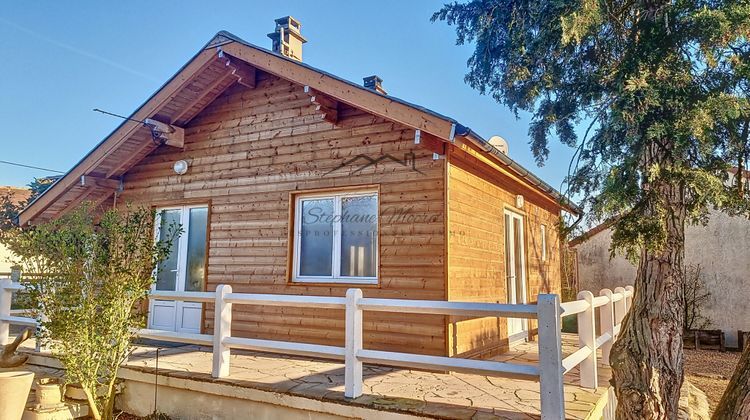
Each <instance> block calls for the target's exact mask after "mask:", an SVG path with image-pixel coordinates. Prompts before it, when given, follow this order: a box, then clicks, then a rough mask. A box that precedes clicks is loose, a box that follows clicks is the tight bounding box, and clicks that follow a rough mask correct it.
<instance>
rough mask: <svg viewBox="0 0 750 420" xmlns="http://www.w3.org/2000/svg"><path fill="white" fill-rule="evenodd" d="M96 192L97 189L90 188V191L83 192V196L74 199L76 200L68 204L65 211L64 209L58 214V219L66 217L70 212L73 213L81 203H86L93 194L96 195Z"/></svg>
mask: <svg viewBox="0 0 750 420" xmlns="http://www.w3.org/2000/svg"><path fill="white" fill-rule="evenodd" d="M94 191H96V189H95V188H89V189H87V190H86V191H85V192H83V193H82V194H81V195H79V196H78V197H76V198H74V199H73V200H72V201H71V202H70V203H68V204H67V205H66V206H65V208H64V209H62V211H60V212H59V213H58V214H57V215H56V217H62V216H65V215H66V214H68V213H70V211H72V210H73V209H75V208H76V207H78V206H79V205H80V204H81V203H83V202H84V201H85V200H86V199H87V198H89V196H91V194H93V193H94Z"/></svg>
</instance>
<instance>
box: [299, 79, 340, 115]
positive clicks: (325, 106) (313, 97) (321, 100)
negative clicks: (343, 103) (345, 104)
mask: <svg viewBox="0 0 750 420" xmlns="http://www.w3.org/2000/svg"><path fill="white" fill-rule="evenodd" d="M305 93H306V94H308V95H309V96H310V102H311V103H312V104H313V105H315V110H316V111H318V112H319V113H320V116H321V118H322V119H323V120H325V121H328V122H329V123H331V124H336V123H337V122H338V119H339V111H338V109H339V104H338V102H336V100H334V99H331V98H330V97H328V96H326V95H325V94H323V93H322V92H319V91H317V90H315V89H313V88H311V87H310V86H305Z"/></svg>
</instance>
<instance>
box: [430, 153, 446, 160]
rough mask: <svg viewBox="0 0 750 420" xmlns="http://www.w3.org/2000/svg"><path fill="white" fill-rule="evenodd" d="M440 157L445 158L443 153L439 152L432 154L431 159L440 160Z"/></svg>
mask: <svg viewBox="0 0 750 420" xmlns="http://www.w3.org/2000/svg"><path fill="white" fill-rule="evenodd" d="M440 159H445V155H441V154H439V153H433V154H432V160H440Z"/></svg>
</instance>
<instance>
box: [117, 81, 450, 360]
mask: <svg viewBox="0 0 750 420" xmlns="http://www.w3.org/2000/svg"><path fill="white" fill-rule="evenodd" d="M406 153H414V154H415V166H416V168H417V169H418V170H419V171H421V173H418V172H415V171H413V170H412V169H411V167H410V166H408V165H407V166H403V165H400V164H399V163H397V162H387V161H386V162H384V163H379V164H378V165H376V166H373V167H370V168H367V169H364V170H362V171H360V172H358V173H354V171H355V170H356V169H358V167H357V166H353V167H345V168H342V169H339V170H336V171H334V172H333V173H330V174H328V175H325V174H326V172H328V171H331V170H333V169H335V168H337V167H338V166H339V165H341V164H342V163H343V162H344V161H346V160H348V159H350V158H353V157H355V156H357V155H359V154H367V155H368V156H371V157H373V158H377V157H379V156H381V155H384V154H390V155H392V156H394V157H395V158H397V159H402V158H404V156H405V154H406ZM179 159H185V160H187V161H188V162H190V169H189V171H188V172H187V173H186V174H185V175H182V176H178V175H176V174H174V172H173V171H172V165H173V163H174V162H175V161H177V160H179ZM355 165H356V164H355ZM444 165H445V161H444V160H435V161H434V160H433V159H432V152H431V151H430V150H427V149H425V148H421V147H420V146H417V145H415V144H414V130H411V129H408V128H407V127H404V126H401V125H399V124H396V123H392V122H388V121H386V120H384V119H382V118H379V117H375V116H372V115H370V114H367V113H365V112H362V111H359V110H356V109H354V108H351V107H347V106H344V105H340V109H339V120H338V123H337V125H336V126H333V125H332V124H330V123H328V122H325V121H322V120H321V119H320V115H318V114H316V111H315V108H314V106H313V105H311V104H310V97H309V96H308V95H306V94H305V93H304V91H303V86H300V85H296V84H293V83H291V82H289V81H286V80H283V79H280V78H277V77H275V76H271V75H268V74H265V73H260V72H259V73H258V81H257V86H256V88H254V89H249V88H246V87H243V86H240V85H236V84H235V85H234V86H232V87H230V88H229V89H228V90H227V91H226V92H225V93H224V94H222V95H221V96H219V97H218V98H217V99H216V100H215V101H213V102H212V103H211V104H210V105H208V106H207V107H206V108H205V109H204V110H203V111H202V112H201V113H200V114H198V116H197V117H196V118H194V119H193V120H192V121H190V123H189V124H187V126H186V127H185V148H184V150H178V149H174V148H170V147H165V146H163V147H160V148H159V149H157V150H156V151H154V152H153V153H151V154H150V155H149V156H147V157H146V158H145V159H143V160H142V161H141V162H140V163H138V164H137V165H136V166H135V167H133V168H132V169H130V170H129V171H128V172H127V173H126V175H125V180H124V186H125V190H124V192H123V194H122V196H121V198H120V199H118V200H119V202H120V203H126V202H131V203H135V204H143V205H151V206H155V205H160V204H167V203H170V204H176V203H198V202H205V203H210V207H211V213H210V221H209V223H210V225H209V226H210V240H209V248H208V253H209V256H208V269H207V279H206V290H214V289H215V288H216V286H217V285H218V284H222V283H223V284H231V285H232V287H233V289H234V291H236V292H246V293H279V294H309V295H331V296H343V295H344V294H345V292H346V289H347V288H348V287H349V286H346V285H338V284H325V285H320V284H316V285H312V284H291V283H289V281H288V273H287V270H288V268H287V267H288V259H289V258H290V254H289V243H288V238H289V229H290V227H289V220H290V197H291V194H292V193H294V192H295V191H300V190H311V189H325V188H339V187H346V186H356V185H378V186H379V188H380V196H379V200H380V207H381V215H380V244H379V247H380V278H379V284H378V286H369V287H368V286H351V287H362V288H363V289H364V295H365V296H372V297H389V298H408V299H445V298H446V290H445V269H444V263H445V261H444V254H445V240H444V238H445V235H444V233H445V232H444V228H445V225H444V206H445V203H444V188H445V183H444V170H445V169H444ZM401 210H406V211H407V212H408V214H410V215H416V216H418V217H419V220H417V221H415V220H412V219H410V218H408V217H393V216H392V215H393V214H396V213H398V212H399V211H401ZM233 316H234V318H235V322H234V323H233V326H234V331H233V334H236V335H239V336H243V337H254V338H271V339H278V340H298V341H304V342H309V343H322V344H336V345H343V338H344V335H343V328H344V318H343V312H340V311H333V310H302V309H294V308H267V307H251V306H236V307H235V310H234V314H233ZM212 324H213V308H212V307H211V306H210V305H208V307H207V308H206V311H205V321H204V326H203V327H204V330H206V331H207V332H210V331H211V329H212ZM365 347H366V348H372V349H388V350H398V351H415V352H424V353H426V354H445V349H446V347H447V346H446V343H445V318H444V317H441V316H409V317H404V316H403V315H400V314H377V313H368V314H365Z"/></svg>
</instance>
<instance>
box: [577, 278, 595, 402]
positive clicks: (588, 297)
mask: <svg viewBox="0 0 750 420" xmlns="http://www.w3.org/2000/svg"><path fill="white" fill-rule="evenodd" d="M578 299H579V300H580V299H583V300H585V301H586V302H587V303H588V304H589V307H588V309H586V310H585V311H583V312H581V313H579V314H578V345H579V347H584V346H585V347H588V348H589V349H591V354H590V355H589V356H588V357H587V358H585V359H584V360H583V361H582V362H581V367H580V376H581V386H582V387H585V388H591V389H596V388H597V387H598V386H599V378H598V372H597V369H596V367H597V366H596V318H595V317H594V311H595V309H594V294H593V293H591V292H590V291H588V290H584V291H582V292H580V293H578Z"/></svg>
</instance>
